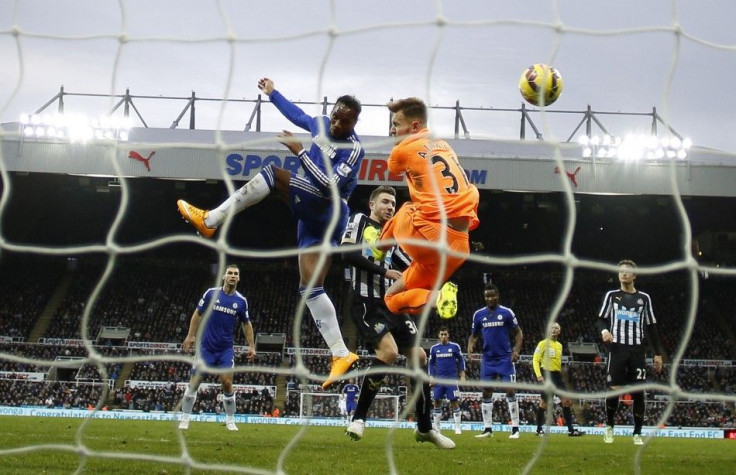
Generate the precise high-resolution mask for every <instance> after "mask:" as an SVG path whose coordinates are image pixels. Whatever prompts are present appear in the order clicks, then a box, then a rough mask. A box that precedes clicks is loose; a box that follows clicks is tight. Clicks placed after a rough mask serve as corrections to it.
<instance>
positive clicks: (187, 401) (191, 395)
mask: <svg viewBox="0 0 736 475" xmlns="http://www.w3.org/2000/svg"><path fill="white" fill-rule="evenodd" d="M196 400H197V390H196V389H194V390H192V389H191V388H190V387H189V386H187V390H186V392H185V393H184V402H183V403H182V405H181V412H183V413H184V414H191V413H192V408H193V407H194V401H196Z"/></svg>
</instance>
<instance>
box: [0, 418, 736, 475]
mask: <svg viewBox="0 0 736 475" xmlns="http://www.w3.org/2000/svg"><path fill="white" fill-rule="evenodd" d="M176 427H177V426H176V423H175V422H171V421H130V420H104V419H91V420H88V421H86V423H85V421H83V420H78V419H65V418H34V417H13V416H3V417H1V418H0V467H1V468H0V472H2V473H4V474H39V473H46V474H56V473H73V472H77V471H78V472H79V473H104V474H131V473H146V474H148V473H153V474H179V473H212V472H215V473H274V472H277V470H278V469H279V468H281V469H282V470H283V471H284V472H285V473H289V474H331V475H332V474H349V475H360V474H371V475H373V474H381V473H391V472H392V469H393V470H394V471H395V472H398V473H401V474H423V475H426V474H432V473H447V474H451V475H456V474H465V473H469V474H479V473H486V474H496V473H498V474H506V473H509V474H511V473H519V472H521V471H523V470H524V468H525V467H526V466H527V464H528V463H529V461H530V460H531V459H532V458H533V457H534V456H535V454H539V458H538V460H537V462H536V464H535V465H534V467H533V468H532V469H531V472H530V473H535V474H543V475H549V474H550V473H554V474H565V473H580V474H596V473H601V474H603V473H605V474H611V473H634V472H635V471H636V470H635V466H636V465H635V463H636V460H637V458H638V459H640V463H641V465H640V467H641V473H645V474H646V473H667V474H688V475H693V474H697V473H708V474H721V473H724V474H725V473H734V470H735V468H734V467H736V445H735V443H734V441H730V440H700V439H664V438H660V439H654V440H653V441H652V442H651V443H650V444H649V445H646V446H644V447H636V446H634V445H633V443H632V441H631V438H630V437H617V438H616V441H615V442H614V443H613V444H604V443H603V440H602V438H601V437H600V436H585V437H582V438H575V439H572V438H569V437H567V436H566V435H551V436H549V437H547V438H546V439H540V438H537V437H535V436H534V435H533V434H528V433H524V434H522V437H521V438H520V439H518V440H509V439H508V433H497V434H495V437H494V438H492V439H476V438H475V437H474V435H475V433H471V432H465V433H463V434H462V435H454V434H452V433H451V432H445V434H446V435H448V436H449V437H450V438H452V439H453V440H455V442H456V443H457V447H456V448H455V449H454V450H449V451H445V450H438V449H437V448H435V447H434V446H433V445H430V444H427V443H424V444H417V443H416V442H415V441H414V438H413V434H412V432H411V431H410V430H406V429H398V430H396V431H393V432H392V431H390V430H388V429H379V428H371V427H368V428H366V432H365V437H364V438H363V440H361V441H359V442H353V441H352V440H350V439H349V438H348V437H346V436H344V435H343V432H344V430H343V429H342V428H336V427H307V428H305V429H304V430H303V431H302V430H301V429H302V427H301V426H275V425H254V424H239V428H240V431H239V432H229V431H227V430H226V429H225V427H224V426H223V425H221V424H216V423H205V422H192V423H191V425H190V427H189V430H188V431H185V432H182V431H179V430H178V429H177V428H176ZM290 444H291V445H290ZM287 446H290V448H289V450H285V449H286V448H287ZM388 454H392V458H391V459H390V458H389V455H388ZM280 459H281V465H279V463H280V462H279V460H280ZM390 460H392V462H391V461H390Z"/></svg>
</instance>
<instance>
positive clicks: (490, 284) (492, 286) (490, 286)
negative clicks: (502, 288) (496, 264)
mask: <svg viewBox="0 0 736 475" xmlns="http://www.w3.org/2000/svg"><path fill="white" fill-rule="evenodd" d="M486 290H495V291H496V293H497V294H500V293H501V292H499V291H498V287H496V284H492V283H490V282H488V283H487V284H486V287H485V288H484V289H483V291H486Z"/></svg>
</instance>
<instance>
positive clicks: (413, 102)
mask: <svg viewBox="0 0 736 475" xmlns="http://www.w3.org/2000/svg"><path fill="white" fill-rule="evenodd" d="M388 109H389V110H390V111H391V112H392V113H393V117H392V118H391V135H393V136H394V137H396V142H395V143H396V145H395V146H394V148H393V150H392V151H391V155H389V157H388V169H389V170H390V171H391V172H392V173H394V174H397V175H400V174H405V175H406V184H407V186H408V187H409V194H410V196H411V200H412V201H411V203H405V204H404V206H402V207H401V209H400V210H399V211H398V212H397V213H396V216H394V217H393V218H392V219H391V221H389V222H388V223H387V224H386V226H385V227H384V229H383V235H382V236H381V239H396V241H397V242H398V244H399V246H401V247H402V248H403V249H404V250H405V251H406V253H407V254H408V255H409V256H410V257H411V259H412V263H411V265H410V266H409V268H408V269H407V270H406V271H404V273H403V275H402V277H401V278H400V279H398V280H397V281H395V282H394V283H393V285H392V286H391V287H390V288H389V289H388V291H386V305H387V306H388V308H389V310H391V311H392V312H394V313H402V312H406V313H410V314H412V315H419V314H420V313H421V312H422V311H423V309H424V307H425V305H427V304H429V305H430V306H432V307H434V306H436V307H437V313H438V314H439V315H440V316H441V317H443V318H452V317H454V316H455V314H456V313H457V286H456V285H455V284H453V283H452V282H447V279H449V278H450V276H451V275H452V274H453V273H454V272H455V271H456V270H457V269H458V268H459V267H460V266H461V265H462V264H463V262H465V259H466V256H467V255H468V254H469V253H470V240H469V237H468V232H469V231H472V230H473V229H475V228H477V227H478V224H479V221H478V213H477V212H478V199H479V195H478V189H477V188H476V187H475V186H474V185H472V184H470V182H469V181H468V177H467V176H466V175H465V171H464V170H463V169H462V167H460V163H459V162H458V159H457V155H455V152H454V151H453V150H452V148H451V147H450V145H448V144H447V142H445V141H444V140H435V139H432V138H431V137H429V129H427V106H426V105H425V104H424V102H422V100H421V99H417V98H416V97H410V98H408V99H401V100H398V101H395V102H391V103H390V104H388ZM443 220H444V222H443ZM412 240H419V241H428V242H430V243H440V242H444V243H446V245H447V249H448V250H449V251H453V252H454V253H456V254H460V255H450V254H441V253H440V252H439V251H438V250H437V248H436V247H427V246H426V245H419V244H414V243H410V242H409V241H412ZM443 258H444V259H446V265H445V266H444V269H443V268H442V266H441V263H442V259H443ZM441 271H444V272H442V273H440V272H441ZM438 282H442V283H443V285H442V288H441V289H440V290H439V292H433V291H432V289H433V288H434V287H435V286H436V285H437V283H438Z"/></svg>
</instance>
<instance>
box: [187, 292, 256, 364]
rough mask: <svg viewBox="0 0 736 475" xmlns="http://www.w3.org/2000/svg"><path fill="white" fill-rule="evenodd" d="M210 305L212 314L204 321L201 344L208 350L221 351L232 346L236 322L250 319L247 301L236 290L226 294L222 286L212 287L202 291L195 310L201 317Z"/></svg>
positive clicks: (203, 316)
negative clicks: (202, 293)
mask: <svg viewBox="0 0 736 475" xmlns="http://www.w3.org/2000/svg"><path fill="white" fill-rule="evenodd" d="M210 306H211V307H212V314H211V315H210V317H209V319H207V320H206V322H205V323H206V327H205V329H204V332H203V334H202V345H203V346H204V347H205V348H207V349H209V350H210V351H222V350H224V349H226V348H229V347H232V346H233V344H234V341H235V327H236V323H237V322H238V321H241V322H243V323H245V322H249V321H250V316H249V315H248V301H247V300H246V299H245V297H244V296H243V295H242V294H241V293H240V292H238V291H235V292H234V293H232V294H229V295H228V294H226V293H225V292H224V291H223V290H222V287H213V288H211V289H208V290H207V291H206V292H205V293H204V295H203V296H202V298H201V299H200V300H199V303H198V304H197V311H199V314H200V315H202V318H203V319H204V318H205V315H206V312H207V309H208V308H209V307H210ZM203 321H204V320H203Z"/></svg>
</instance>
